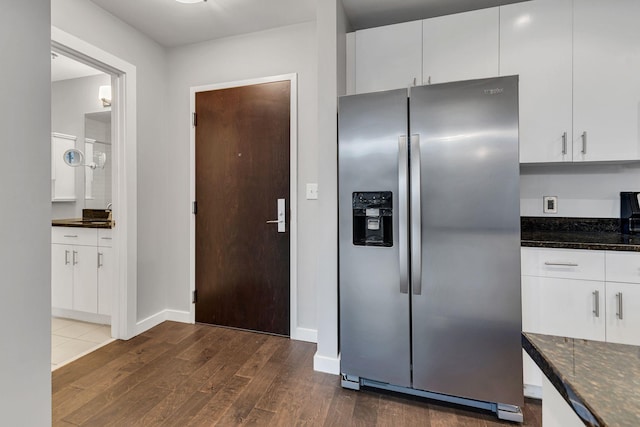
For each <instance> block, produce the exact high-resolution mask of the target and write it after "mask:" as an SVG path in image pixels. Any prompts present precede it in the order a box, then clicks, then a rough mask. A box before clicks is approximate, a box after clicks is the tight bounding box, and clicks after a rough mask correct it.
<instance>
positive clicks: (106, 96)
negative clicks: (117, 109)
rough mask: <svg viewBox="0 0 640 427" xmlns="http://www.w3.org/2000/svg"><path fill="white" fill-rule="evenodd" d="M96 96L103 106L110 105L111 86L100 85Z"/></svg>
mask: <svg viewBox="0 0 640 427" xmlns="http://www.w3.org/2000/svg"><path fill="white" fill-rule="evenodd" d="M98 98H99V99H100V101H102V106H103V107H111V86H100V89H99V90H98Z"/></svg>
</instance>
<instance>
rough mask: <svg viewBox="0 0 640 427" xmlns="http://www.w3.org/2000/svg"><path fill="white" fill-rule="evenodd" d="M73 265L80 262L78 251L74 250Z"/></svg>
mask: <svg viewBox="0 0 640 427" xmlns="http://www.w3.org/2000/svg"><path fill="white" fill-rule="evenodd" d="M72 259H73V265H76V264H77V263H78V251H73V257H72Z"/></svg>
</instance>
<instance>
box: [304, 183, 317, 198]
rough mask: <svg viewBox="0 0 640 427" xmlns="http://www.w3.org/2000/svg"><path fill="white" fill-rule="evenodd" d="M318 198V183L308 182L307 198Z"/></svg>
mask: <svg viewBox="0 0 640 427" xmlns="http://www.w3.org/2000/svg"><path fill="white" fill-rule="evenodd" d="M317 199H318V184H307V200H317Z"/></svg>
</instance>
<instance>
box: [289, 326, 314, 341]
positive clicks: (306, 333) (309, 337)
mask: <svg viewBox="0 0 640 427" xmlns="http://www.w3.org/2000/svg"><path fill="white" fill-rule="evenodd" d="M294 336H295V338H293V337H294ZM291 337H292V338H293V339H296V340H298V341H306V342H314V343H316V342H318V331H317V330H315V329H308V328H300V327H297V328H296V329H295V333H292V334H291Z"/></svg>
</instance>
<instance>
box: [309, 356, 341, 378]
mask: <svg viewBox="0 0 640 427" xmlns="http://www.w3.org/2000/svg"><path fill="white" fill-rule="evenodd" d="M313 370H314V371H318V372H326V373H327V374H335V375H340V355H339V354H338V357H327V356H321V355H319V354H318V352H316V354H315V355H314V356H313Z"/></svg>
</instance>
